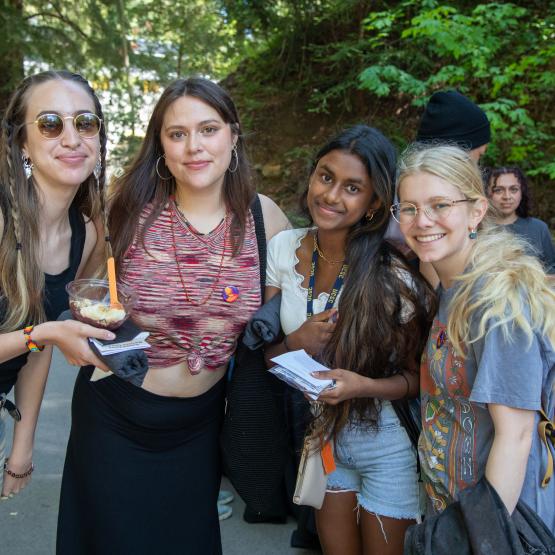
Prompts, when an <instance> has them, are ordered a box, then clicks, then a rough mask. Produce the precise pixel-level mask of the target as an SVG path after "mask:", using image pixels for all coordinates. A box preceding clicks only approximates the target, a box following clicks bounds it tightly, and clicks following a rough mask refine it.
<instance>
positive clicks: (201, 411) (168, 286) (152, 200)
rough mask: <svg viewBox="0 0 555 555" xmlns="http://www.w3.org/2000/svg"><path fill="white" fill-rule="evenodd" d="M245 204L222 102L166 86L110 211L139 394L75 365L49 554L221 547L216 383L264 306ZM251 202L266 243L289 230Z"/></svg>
mask: <svg viewBox="0 0 555 555" xmlns="http://www.w3.org/2000/svg"><path fill="white" fill-rule="evenodd" d="M254 199H255V193H254V190H253V189H252V186H251V183H250V178H249V166H248V161H247V159H246V153H245V145H244V141H243V136H242V133H241V127H240V123H239V119H238V116H237V112H236V109H235V106H234V104H233V102H232V100H231V98H230V97H229V96H228V94H227V93H226V92H225V91H224V90H223V89H222V88H221V87H219V86H218V85H216V84H215V83H212V82H211V81H208V80H206V79H200V78H191V79H179V80H177V81H175V82H173V83H172V84H170V85H169V86H168V88H167V89H166V90H165V91H164V93H163V94H162V96H161V98H160V100H159V101H158V103H157V105H156V107H155V108H154V112H153V114H152V117H151V120H150V123H149V125H148V129H147V132H146V136H145V139H144V142H143V145H142V148H141V150H140V152H139V154H138V156H137V157H136V159H135V161H134V162H133V163H132V164H131V166H130V168H129V169H128V170H127V171H126V172H125V173H124V174H123V175H122V176H121V177H120V178H119V179H117V181H116V182H115V184H114V196H113V199H112V202H111V209H110V216H109V227H110V235H111V238H112V243H113V247H114V255H115V257H116V267H117V268H118V280H119V282H120V283H122V284H125V285H127V286H129V287H131V288H132V289H134V290H135V292H136V293H137V296H138V302H137V305H136V309H135V310H134V313H133V319H134V321H135V322H136V323H137V324H138V325H139V326H140V327H141V328H142V329H145V330H148V331H149V332H150V337H149V341H150V343H151V348H150V349H149V350H148V351H147V356H148V360H149V370H148V373H147V375H146V378H145V380H144V383H143V386H142V388H138V387H135V386H133V385H131V384H130V383H128V382H125V381H123V380H121V379H119V378H118V377H116V376H110V377H108V378H105V379H103V380H100V381H96V382H91V381H90V380H89V378H90V376H91V371H92V369H90V368H88V369H86V368H85V369H82V370H81V374H80V377H79V379H78V381H77V384H76V387H75V393H74V403H73V427H72V432H71V437H70V442H69V447H68V454H67V459H66V466H65V469H64V478H63V486H62V495H61V502H60V517H59V525H58V526H59V527H58V553H64V554H65V553H68V554H69V553H72V554H74V553H85V552H87V553H135V554H137V553H139V554H140V553H153V552H163V553H167V554H173V553H176V554H177V553H179V554H182V553H187V554H190V555H195V554H198V555H212V554H219V553H221V542H220V533H219V523H218V515H217V508H216V502H217V496H218V487H219V482H220V461H219V446H218V436H219V429H220V424H221V421H222V416H223V402H224V380H223V376H224V373H225V371H226V366H227V363H228V361H229V359H230V357H231V356H232V354H233V352H234V349H235V345H236V342H237V339H238V337H239V335H240V333H241V332H242V331H243V328H244V326H245V324H246V323H247V321H248V319H249V318H250V316H251V315H252V314H253V313H254V312H255V310H256V309H257V308H258V307H259V306H260V304H261V294H260V266H259V260H258V248H257V240H256V235H255V226H254V220H253V214H252V213H251V210H250V206H251V203H252V202H253V200H254ZM260 201H261V205H262V213H263V215H264V220H265V222H266V227H265V229H266V235H267V238H268V239H269V238H270V237H271V236H272V235H274V234H275V233H277V232H278V231H281V230H282V229H284V228H285V227H286V226H287V224H288V222H287V219H286V218H285V216H284V215H283V213H282V212H281V210H280V209H279V208H278V207H277V206H276V205H275V204H274V203H273V202H272V201H271V200H270V199H268V198H266V197H260ZM91 461H94V464H91Z"/></svg>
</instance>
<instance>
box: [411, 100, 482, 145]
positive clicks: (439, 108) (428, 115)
mask: <svg viewBox="0 0 555 555" xmlns="http://www.w3.org/2000/svg"><path fill="white" fill-rule="evenodd" d="M490 138H491V133H490V127H489V121H488V118H487V116H486V114H485V112H484V111H483V110H482V109H481V108H479V107H478V106H477V105H476V104H474V102H472V101H471V100H469V99H468V98H466V96H464V95H462V94H461V93H460V92H458V91H440V92H436V93H434V94H433V95H432V96H431V97H430V100H429V101H428V105H427V106H426V110H425V111H424V115H423V116H422V120H421V122H420V127H419V129H418V133H417V135H416V140H417V141H423V142H431V141H439V142H447V143H456V144H458V145H460V146H463V147H465V148H468V149H470V150H472V149H474V148H478V147H480V146H482V145H485V144H486V143H489V142H490Z"/></svg>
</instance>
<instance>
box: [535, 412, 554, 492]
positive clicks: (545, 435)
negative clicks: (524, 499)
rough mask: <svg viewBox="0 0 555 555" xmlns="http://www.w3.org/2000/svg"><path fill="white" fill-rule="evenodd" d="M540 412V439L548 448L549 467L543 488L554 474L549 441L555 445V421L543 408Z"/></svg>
mask: <svg viewBox="0 0 555 555" xmlns="http://www.w3.org/2000/svg"><path fill="white" fill-rule="evenodd" d="M538 412H539V413H540V421H539V422H538V433H539V434H540V440H541V441H542V443H543V444H544V445H545V448H546V450H547V469H546V471H545V474H544V476H543V480H542V488H545V487H546V486H547V484H548V483H549V481H550V480H551V478H552V476H553V453H552V452H551V449H550V447H549V443H551V445H552V446H554V447H555V423H554V422H552V421H551V420H549V418H548V416H547V414H546V412H545V411H544V410H543V408H542V409H541V410H539V411H538Z"/></svg>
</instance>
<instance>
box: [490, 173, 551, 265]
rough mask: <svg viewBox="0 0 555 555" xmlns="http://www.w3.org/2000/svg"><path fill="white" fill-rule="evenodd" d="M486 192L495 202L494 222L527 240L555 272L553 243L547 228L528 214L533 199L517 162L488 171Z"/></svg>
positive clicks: (543, 262) (532, 248) (530, 249)
mask: <svg viewBox="0 0 555 555" xmlns="http://www.w3.org/2000/svg"><path fill="white" fill-rule="evenodd" d="M486 193H487V195H488V198H489V200H490V202H491V204H492V205H493V206H494V208H495V210H496V212H495V223H497V224H500V225H503V226H505V229H507V230H508V231H511V232H513V233H515V234H516V235H518V236H519V237H522V238H523V239H525V240H526V241H528V243H530V248H529V252H530V254H533V255H536V256H537V257H538V258H539V259H540V260H541V261H542V264H543V265H544V267H545V269H546V271H547V273H548V274H555V246H554V245H553V239H552V238H551V233H550V231H549V228H548V227H547V225H546V224H545V222H542V221H541V220H538V219H537V218H532V216H531V215H530V212H531V205H532V200H531V198H530V190H529V186H528V180H527V179H526V175H524V173H523V171H522V170H521V169H520V168H519V167H518V166H504V167H499V168H493V169H491V170H490V171H489V172H488V174H487V184H486Z"/></svg>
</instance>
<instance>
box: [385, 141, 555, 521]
mask: <svg viewBox="0 0 555 555" xmlns="http://www.w3.org/2000/svg"><path fill="white" fill-rule="evenodd" d="M398 179H399V199H400V202H399V203H398V204H395V205H394V206H392V208H391V211H392V214H393V216H394V217H395V219H396V220H397V221H398V222H399V223H400V226H401V231H402V232H403V234H404V235H405V238H406V241H407V243H408V245H409V246H410V247H411V248H412V249H413V250H414V252H415V253H416V254H417V255H418V257H419V258H420V260H422V261H424V262H430V263H431V264H432V266H433V267H434V269H435V271H436V272H437V274H438V276H439V278H440V285H439V288H438V294H439V309H438V313H437V315H436V318H435V321H434V323H433V325H432V329H431V331H430V336H429V339H428V344H427V347H426V349H425V351H424V355H423V358H422V364H421V371H420V390H421V402H422V403H421V410H422V425H423V430H422V434H421V437H420V443H419V455H420V460H421V468H422V475H423V479H424V483H425V487H426V491H427V494H428V500H429V504H428V505H429V506H428V509H429V512H432V513H438V512H441V511H443V510H444V509H445V508H446V507H447V506H448V505H449V504H450V503H452V502H453V501H456V500H457V499H458V497H459V495H460V493H461V492H462V491H463V490H464V489H466V488H469V487H472V486H474V485H475V484H476V483H477V482H478V481H479V480H480V479H481V478H482V477H483V476H485V478H486V479H487V481H488V482H489V483H490V484H491V486H493V488H494V489H495V490H496V491H497V493H498V494H499V497H500V498H501V500H502V501H503V503H504V504H505V506H506V507H507V509H508V511H509V513H512V511H513V510H514V508H515V506H516V504H517V502H518V500H519V499H521V500H523V501H525V502H526V503H527V504H528V505H529V506H531V507H532V509H534V510H535V511H536V512H537V513H538V514H539V516H540V517H541V518H542V519H543V520H544V521H545V523H546V525H547V526H548V527H549V529H551V530H554V529H555V483H554V481H553V480H551V481H549V473H548V472H546V470H547V468H548V467H547V464H548V461H549V458H550V457H552V456H553V444H552V443H550V441H549V439H547V440H546V441H542V440H541V438H540V434H538V432H537V431H536V430H537V424H538V420H539V410H540V409H541V408H542V407H543V410H544V411H545V413H546V414H547V417H548V418H549V419H550V420H551V421H553V418H554V412H555V395H554V391H553V386H554V380H555V351H554V343H555V294H554V293H553V291H552V290H551V289H550V288H549V287H548V284H547V279H546V275H545V273H544V270H543V268H542V266H541V263H540V262H539V261H538V260H537V259H536V258H534V257H532V256H528V255H527V254H526V244H525V243H523V242H522V241H521V240H520V239H518V238H517V237H515V236H514V235H513V234H510V233H508V232H506V231H504V230H502V229H499V228H498V227H493V226H492V224H491V223H490V221H489V217H488V201H487V198H486V196H485V193H484V190H483V185H482V179H481V175H480V171H479V169H478V167H477V165H476V163H475V162H473V161H472V160H471V159H470V157H469V155H468V154H467V153H466V152H464V151H463V150H460V149H458V148H456V147H451V146H439V147H424V148H414V149H412V150H409V151H408V152H406V153H405V155H404V156H403V157H402V159H401V161H400V166H399V178H398ZM551 460H552V459H551Z"/></svg>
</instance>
